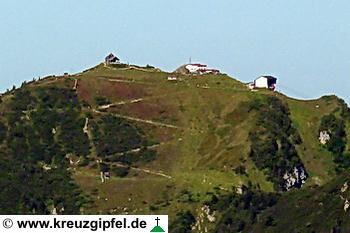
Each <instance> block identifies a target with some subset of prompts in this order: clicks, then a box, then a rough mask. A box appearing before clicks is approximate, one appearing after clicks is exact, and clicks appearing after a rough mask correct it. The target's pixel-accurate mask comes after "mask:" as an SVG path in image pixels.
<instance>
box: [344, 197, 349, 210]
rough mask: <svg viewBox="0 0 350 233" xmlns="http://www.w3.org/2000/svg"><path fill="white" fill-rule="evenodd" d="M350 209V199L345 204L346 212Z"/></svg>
mask: <svg viewBox="0 0 350 233" xmlns="http://www.w3.org/2000/svg"><path fill="white" fill-rule="evenodd" d="M349 207H350V202H349V200H348V199H346V200H345V203H344V211H345V212H346V211H347V210H348V209H349Z"/></svg>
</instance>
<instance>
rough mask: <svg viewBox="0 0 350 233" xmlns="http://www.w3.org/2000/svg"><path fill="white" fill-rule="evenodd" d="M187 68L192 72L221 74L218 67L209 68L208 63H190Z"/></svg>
mask: <svg viewBox="0 0 350 233" xmlns="http://www.w3.org/2000/svg"><path fill="white" fill-rule="evenodd" d="M185 68H186V69H187V70H188V72H190V73H191V74H219V73H220V71H219V70H217V69H212V68H208V66H207V65H203V64H188V65H186V66H185Z"/></svg>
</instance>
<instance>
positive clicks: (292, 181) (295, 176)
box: [283, 166, 307, 191]
mask: <svg viewBox="0 0 350 233" xmlns="http://www.w3.org/2000/svg"><path fill="white" fill-rule="evenodd" d="M283 179H284V180H285V183H284V184H285V185H284V188H285V189H286V190H287V191H288V190H290V189H291V188H293V187H295V188H300V187H301V186H302V185H303V184H304V183H305V181H306V179H307V173H306V171H305V169H304V167H302V166H299V167H294V169H293V171H292V172H286V173H285V174H284V175H283Z"/></svg>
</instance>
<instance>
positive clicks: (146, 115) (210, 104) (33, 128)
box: [0, 64, 350, 232]
mask: <svg viewBox="0 0 350 233" xmlns="http://www.w3.org/2000/svg"><path fill="white" fill-rule="evenodd" d="M170 75H174V74H173V73H166V72H162V71H160V70H159V69H156V68H154V67H151V66H146V67H140V66H127V65H104V64H100V65H97V66H95V67H92V68H90V69H87V70H85V71H83V72H81V73H78V74H71V75H69V74H66V75H63V76H48V77H46V78H43V79H41V80H38V81H35V82H29V83H24V84H23V85H22V87H21V88H20V89H14V90H12V91H9V92H8V93H6V94H4V95H3V96H2V97H1V99H2V101H1V104H0V113H1V114H0V123H2V125H4V126H3V129H2V128H1V125H0V148H3V150H2V151H3V152H2V153H3V154H4V155H3V156H2V159H5V160H6V161H7V160H8V161H7V162H6V161H4V164H5V165H6V164H8V165H9V164H11V163H13V162H14V161H16V163H18V166H19V167H21V166H23V164H24V163H28V164H30V167H29V168H28V169H29V170H30V171H31V170H33V171H35V172H34V174H37V176H38V177H36V175H35V176H34V175H29V176H28V174H31V173H28V172H24V174H18V175H21V176H26V177H27V179H28V181H30V182H32V183H33V187H37V188H35V189H34V190H36V191H35V192H33V193H35V195H34V194H33V195H32V196H29V197H28V196H26V195H25V194H19V196H18V197H17V198H16V200H18V205H20V206H22V207H21V208H17V209H16V208H15V207H13V208H15V210H16V211H17V213H18V212H20V213H28V212H33V210H35V212H36V213H41V212H43V213H50V212H51V213H52V212H53V210H54V209H55V211H56V212H58V213H89V214H90V213H114V214H123V213H124V214H125V213H134V214H149V213H154V214H158V213H163V214H164V213H166V214H169V215H170V218H171V219H174V221H171V222H174V224H175V225H174V224H172V229H173V231H172V232H176V229H177V230H178V232H190V231H187V230H186V231H185V230H184V229H192V228H193V230H192V232H201V230H203V229H204V228H207V229H208V230H211V231H213V232H225V230H223V229H227V226H229V225H230V224H231V223H230V224H229V225H227V222H225V221H224V220H225V218H226V217H225V216H227V214H228V212H227V213H226V211H224V210H222V209H221V207H219V206H217V204H216V203H215V202H212V201H211V202H209V200H210V199H212V198H214V199H215V198H217V199H222V200H223V201H225V200H226V199H225V197H226V195H234V200H236V202H237V203H241V202H242V203H245V202H246V200H245V199H244V198H245V197H248V196H247V195H248V194H249V195H250V196H252V197H253V200H254V198H257V200H260V199H262V200H265V199H266V198H270V197H269V196H268V195H267V194H269V193H270V194H273V195H277V196H280V195H282V198H284V196H285V195H286V194H285V193H297V194H296V195H299V193H302V192H304V191H303V190H309V189H313V187H316V186H317V187H320V189H321V190H322V187H323V186H324V185H325V184H328V183H329V182H333V180H334V179H336V178H337V177H338V176H339V175H338V174H341V173H343V172H344V170H346V169H347V167H344V166H347V165H346V164H347V158H348V155H347V153H349V145H350V143H349V142H350V138H349V135H350V133H349V132H350V124H349V119H348V117H347V114H348V108H347V106H346V104H345V102H344V101H342V100H341V99H339V98H338V97H336V96H324V97H321V98H319V99H314V100H296V99H293V98H289V97H287V96H285V95H283V94H281V93H278V92H272V91H268V90H263V89H259V90H257V91H251V90H249V89H248V87H247V86H246V85H245V84H243V83H241V82H239V81H237V80H235V79H233V78H231V77H229V76H227V75H224V74H219V75H211V74H208V75H197V76H192V75H184V74H176V80H168V77H169V76H170ZM328 115H332V116H333V115H334V117H335V120H332V119H328V122H330V123H329V125H335V126H339V127H340V130H339V135H338V133H337V135H334V136H333V135H331V138H332V139H333V138H335V139H334V141H335V142H334V143H333V141H332V143H329V144H332V145H322V144H321V143H320V141H319V139H318V137H319V133H320V125H322V122H325V118H326V116H328ZM328 118H330V117H328ZM326 120H327V119H326ZM338 121H339V122H338ZM340 121H341V122H340ZM326 125H327V124H326ZM330 127H331V126H330ZM332 127H333V126H332ZM332 129H334V130H336V129H337V128H336V127H333V128H332ZM342 130H343V131H344V133H343V132H342ZM1 132H5V133H3V134H4V135H5V136H2V137H1ZM116 132H118V133H116ZM337 132H338V131H337ZM330 134H332V133H331V132H330ZM43 135H45V137H43ZM35 138H37V139H38V140H36V139H35ZM1 139H3V140H1ZM333 144H334V145H333ZM338 144H339V146H338ZM343 144H344V145H343ZM265 145H272V146H269V147H266V148H264V146H265ZM18 148H21V150H18ZM254 148H255V149H254ZM339 148H340V149H339ZM338 152H339V153H338ZM18 153H19V154H22V155H23V156H22V157H23V158H22V157H21V156H20V157H18V156H16V154H18ZM252 153H253V154H252ZM254 153H255V154H256V155H258V156H255V155H254ZM38 155H41V156H38ZM301 164H302V167H304V169H305V171H306V172H307V178H306V179H305V180H303V182H305V184H303V185H302V183H303V182H298V185H296V186H299V188H300V186H303V187H302V188H301V189H296V190H295V188H292V189H293V190H292V191H289V192H285V191H286V190H285V188H283V186H284V184H285V182H286V180H288V182H292V180H293V179H297V176H294V175H293V174H292V171H293V169H294V168H295V167H297V169H299V168H300V167H301ZM5 165H4V166H5ZM16 166H17V165H16ZM65 169H68V171H67V173H66V172H65ZM4 171H7V172H5V173H4V177H12V175H11V174H13V171H11V169H10V168H9V167H8V166H7V165H6V166H5V168H4ZM24 171H27V170H24ZM17 172H18V171H17ZM17 172H15V173H14V174H17ZM297 173H298V176H299V171H298V172H297ZM286 174H287V176H286ZM60 176H62V177H65V178H64V179H65V180H67V182H63V183H60V182H57V181H55V182H56V183H55V182H54V184H55V185H53V186H52V190H56V189H55V188H57V187H61V188H59V189H58V190H60V189H62V187H64V186H65V185H66V184H68V183H69V184H70V183H72V184H74V188H73V189H72V190H76V191H75V192H76V193H79V194H78V195H76V196H75V197H76V199H70V198H69V192H68V193H62V194H60V195H59V197H56V196H55V195H53V191H50V190H51V189H49V191H45V192H44V191H43V190H42V189H40V185H39V186H38V184H39V183H40V182H43V184H45V182H49V181H46V180H45V179H49V180H50V179H52V180H56V178H57V177H60ZM284 177H288V178H284ZM11 179H14V178H11ZM11 179H10V178H8V179H6V178H4V179H3V180H2V182H4V183H6V184H7V185H8V181H7V180H11ZM39 181H40V182H39ZM2 182H0V184H1V183H2ZM12 182H13V183H16V182H18V181H16V179H15V180H14V181H12ZM30 182H29V183H30ZM344 182H345V181H344ZM292 183H293V182H292ZM292 183H291V184H292ZM279 184H283V185H282V186H281V185H279ZM292 186H294V183H293V185H292ZM292 186H291V187H292ZM281 187H282V188H281ZM13 188H16V186H14V187H13ZM28 188H29V187H28ZM233 190H234V193H238V194H239V193H241V194H243V196H237V195H236V194H232V192H233ZM260 192H262V193H261V194H260ZM306 192H308V191H306ZM20 193H22V192H20ZM265 193H266V195H265ZM0 194H1V195H3V196H5V197H6V196H7V195H8V193H0ZM214 196H215V197H214ZM277 199H278V200H279V198H277ZM281 200H283V199H281ZM67 203H70V204H69V206H70V207H71V208H68V206H67V205H68V204H67ZM72 203H74V204H72ZM247 203H250V202H247ZM267 203H269V202H267ZM276 203H277V204H276ZM276 203H274V204H273V205H272V204H267V205H266V206H264V207H262V208H261V209H259V210H255V209H254V208H253V207H252V206H254V205H252V206H250V204H249V205H248V204H247V206H245V207H244V208H243V209H242V210H240V209H238V210H239V211H238V212H235V213H234V214H232V216H236V217H237V216H238V219H239V221H241V222H239V221H238V220H237V219H236V217H232V216H231V218H230V219H231V220H232V221H233V222H235V221H238V222H239V223H240V224H238V225H240V226H241V227H239V228H237V229H236V230H237V231H248V229H252V227H253V228H254V227H255V226H256V227H258V225H256V224H260V223H259V221H258V218H255V217H254V218H253V220H249V221H248V220H247V219H248V218H249V217H248V215H251V214H253V213H255V212H256V213H255V214H257V215H261V216H265V213H268V211H270V208H277V207H274V206H278V205H279V204H278V203H279V202H278V201H276ZM340 204H343V202H342V201H337V205H340ZM203 205H204V206H207V205H208V206H210V208H214V209H217V210H216V215H215V216H216V217H215V218H216V221H214V222H211V221H209V220H208V221H205V224H204V223H201V220H200V219H199V218H200V216H202V215H200V214H199V212H201V211H202V208H203ZM229 205H230V204H229ZM229 205H228V206H229ZM62 207H64V208H63V210H62ZM289 208H292V207H289ZM313 208H314V207H313ZM337 208H338V209H339V208H343V206H338V207H337ZM9 209H11V208H7V210H8V211H9ZM184 210H188V211H189V212H183V211H184ZM68 211H70V212H68ZM235 211H236V210H235ZM211 214H213V213H212V212H211V211H209V212H208V215H211ZM247 214H248V215H247ZM272 215H273V214H272ZM271 218H273V219H272V220H271V219H270V222H272V223H271V224H272V225H274V224H275V225H276V226H277V225H278V222H281V221H282V220H278V219H277V218H276V216H272V217H271ZM334 218H335V220H334V221H336V219H337V218H339V219H343V218H347V215H345V216H340V215H339V214H338V215H336V216H335V217H334ZM231 220H230V221H231ZM274 221H275V223H274ZM310 221H315V220H310ZM186 224H189V226H190V227H189V226H186ZM198 224H202V225H201V228H200V229H201V230H199V228H198V226H199V225H198ZM269 224H270V223H269ZM289 224H291V226H292V225H293V223H292V222H291V223H289ZM312 225H313V224H312V223H311V226H312ZM195 226H196V227H195ZM243 226H244V227H243ZM242 227H243V229H241V228H242ZM259 227H260V228H261V227H262V226H259ZM268 227H271V226H268ZM273 227H274V226H272V228H273ZM324 227H325V228H323V229H324V230H325V231H326V229H327V230H329V229H330V227H331V226H330V225H327V226H324ZM332 227H333V226H332ZM339 227H340V228H341V226H339ZM344 227H347V226H344ZM263 228H264V227H263ZM256 229H258V228H256ZM344 229H347V228H344ZM181 230H182V231H181ZM264 230H266V229H264ZM211 231H209V232H211ZM259 231H260V230H259ZM259 231H257V232H259ZM261 232H264V231H261Z"/></svg>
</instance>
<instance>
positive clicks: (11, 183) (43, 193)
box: [0, 88, 89, 214]
mask: <svg viewBox="0 0 350 233" xmlns="http://www.w3.org/2000/svg"><path fill="white" fill-rule="evenodd" d="M13 94H14V95H13V97H12V99H11V101H10V103H9V104H8V108H9V109H8V112H7V114H5V117H4V118H3V119H2V120H3V121H5V122H7V125H8V128H7V129H6V128H5V130H6V133H5V135H6V145H5V146H6V148H5V150H6V152H4V153H3V155H1V156H0V157H1V160H2V161H1V163H0V164H1V166H2V167H1V173H2V174H1V178H0V186H1V188H0V198H1V200H2V201H1V203H0V212H1V213H6V214H9V213H23V214H47V213H49V212H51V211H52V209H53V208H55V207H57V206H61V207H62V208H59V209H58V210H57V211H58V213H63V214H77V213H79V209H80V207H81V206H82V205H83V203H84V198H83V197H82V196H81V195H80V190H79V188H78V187H77V186H76V185H75V183H74V182H73V180H72V179H71V177H70V173H69V172H68V171H67V161H66V159H65V155H66V154H67V153H75V154H77V155H82V156H86V155H87V154H88V151H89V144H88V143H85V142H86V141H87V140H88V139H87V136H86V135H85V134H83V133H80V132H82V126H81V123H79V122H81V117H80V116H79V114H78V111H79V109H80V106H79V101H78V98H77V96H76V94H75V93H73V92H72V91H71V90H68V89H60V88H39V89H36V90H35V91H32V92H29V91H27V90H26V89H18V90H15V91H14V93H13ZM67 121H68V122H69V123H70V124H68V123H67ZM54 131H55V132H54ZM62 137H65V139H64V140H59V139H60V138H62ZM75 141H76V142H80V144H78V146H76V145H72V143H74V142H75Z"/></svg>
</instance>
